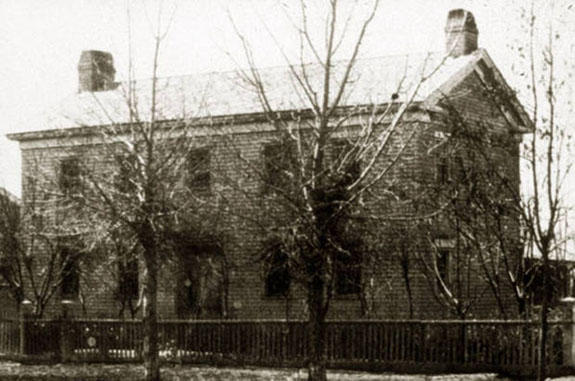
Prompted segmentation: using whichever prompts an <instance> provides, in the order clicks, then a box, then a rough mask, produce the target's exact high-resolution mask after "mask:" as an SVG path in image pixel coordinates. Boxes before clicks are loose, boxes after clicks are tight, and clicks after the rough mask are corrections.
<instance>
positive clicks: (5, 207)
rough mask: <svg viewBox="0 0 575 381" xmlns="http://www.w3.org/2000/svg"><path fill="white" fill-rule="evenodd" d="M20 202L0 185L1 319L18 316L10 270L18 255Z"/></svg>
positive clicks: (15, 292)
mask: <svg viewBox="0 0 575 381" xmlns="http://www.w3.org/2000/svg"><path fill="white" fill-rule="evenodd" d="M19 219H20V202H19V200H18V198H16V197H15V196H14V195H12V194H11V193H10V192H8V191H7V190H6V189H4V188H2V187H0V305H2V310H1V312H0V319H1V318H3V317H11V318H15V317H16V316H17V302H16V295H17V291H16V289H15V288H14V285H13V282H11V279H12V273H11V272H10V269H11V264H12V263H13V260H14V256H16V255H17V253H16V251H17V242H16V233H17V229H18V227H19Z"/></svg>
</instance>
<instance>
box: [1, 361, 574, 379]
mask: <svg viewBox="0 0 575 381" xmlns="http://www.w3.org/2000/svg"><path fill="white" fill-rule="evenodd" d="M143 376H144V369H143V367H142V366H140V365H125V364H122V365H109V364H56V365H21V364H19V363H15V362H0V380H50V381H51V380H106V381H107V380H118V381H120V380H121V381H128V380H141V379H142V378H143ZM328 378H329V380H333V381H356V380H357V381H388V380H389V381H390V380H398V381H415V380H433V381H455V380H465V381H487V380H502V379H501V378H498V377H497V376H496V375H494V374H467V375H462V374H459V375H458V374H451V375H435V376H429V375H394V374H373V373H360V372H345V371H330V372H329V375H328ZM162 379H163V380H169V381H176V380H178V381H179V380H182V381H183V380H186V381H188V380H190V381H192V380H193V381H196V380H197V381H200V380H201V381H204V380H206V381H207V380H215V381H232V380H248V381H264V380H265V381H268V380H277V381H299V380H306V371H305V370H304V369H299V370H298V369H269V368H214V367H197V366H179V365H178V366H165V367H163V368H162ZM563 380H565V379H563Z"/></svg>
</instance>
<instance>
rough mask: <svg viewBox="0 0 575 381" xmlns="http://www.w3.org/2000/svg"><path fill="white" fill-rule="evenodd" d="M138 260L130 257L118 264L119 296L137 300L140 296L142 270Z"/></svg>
mask: <svg viewBox="0 0 575 381" xmlns="http://www.w3.org/2000/svg"><path fill="white" fill-rule="evenodd" d="M139 267H140V266H139V262H138V258H137V257H136V256H130V257H129V258H123V259H122V260H120V261H119V262H118V296H119V298H120V299H124V300H137V299H138V298H139V296H140V268H139Z"/></svg>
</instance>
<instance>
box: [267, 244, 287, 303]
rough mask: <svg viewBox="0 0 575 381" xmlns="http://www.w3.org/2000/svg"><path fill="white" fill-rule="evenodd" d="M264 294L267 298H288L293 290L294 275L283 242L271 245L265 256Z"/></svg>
mask: <svg viewBox="0 0 575 381" xmlns="http://www.w3.org/2000/svg"><path fill="white" fill-rule="evenodd" d="M264 271H265V272H264V296H265V297H266V298H286V297H288V296H289V294H290V291H291V283H292V276H291V273H290V269H289V257H288V255H287V254H286V253H285V252H284V251H283V250H282V248H281V244H279V243H275V244H272V245H270V247H269V249H268V253H267V255H266V258H265V270H264Z"/></svg>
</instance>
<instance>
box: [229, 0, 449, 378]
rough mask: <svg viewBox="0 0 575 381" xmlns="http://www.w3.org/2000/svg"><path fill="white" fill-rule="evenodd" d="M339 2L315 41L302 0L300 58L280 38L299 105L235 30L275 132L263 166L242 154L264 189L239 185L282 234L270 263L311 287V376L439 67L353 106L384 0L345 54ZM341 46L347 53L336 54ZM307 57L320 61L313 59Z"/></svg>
mask: <svg viewBox="0 0 575 381" xmlns="http://www.w3.org/2000/svg"><path fill="white" fill-rule="evenodd" d="M341 8H342V4H340V3H339V2H337V1H330V2H329V4H327V10H326V12H325V15H324V16H325V19H324V20H322V22H321V23H322V25H323V22H325V25H326V30H325V36H324V38H320V40H319V41H318V40H315V39H314V35H313V33H312V32H311V28H310V24H311V22H312V21H310V20H311V18H310V16H309V13H308V12H309V11H308V9H307V8H306V5H305V4H303V2H302V6H301V12H300V14H299V16H300V17H301V19H300V22H299V23H294V24H297V26H296V31H297V33H298V35H299V37H300V40H301V49H300V52H299V56H298V57H297V58H296V59H295V61H294V60H292V59H291V58H290V57H289V54H288V53H287V52H286V51H285V50H284V47H283V46H282V45H281V44H279V43H277V45H278V49H279V50H280V53H281V54H282V55H283V56H284V58H285V59H286V63H287V65H288V66H287V76H286V77H285V78H284V77H282V81H285V82H287V83H289V84H290V91H293V92H295V93H296V94H298V97H299V99H300V101H301V104H300V105H297V106H295V107H296V109H295V111H294V110H293V109H292V110H287V111H286V110H284V109H282V107H281V105H279V106H278V104H277V103H276V102H277V99H275V98H274V94H275V92H277V91H278V89H277V88H274V84H273V78H269V77H268V76H267V75H269V74H266V73H265V72H262V71H260V70H259V69H258V68H257V66H256V63H255V58H254V56H253V53H252V50H251V47H250V44H249V42H248V41H247V39H246V38H245V37H244V35H243V34H242V33H241V32H240V31H239V30H237V35H238V37H239V39H240V41H241V43H242V44H243V46H244V51H245V53H246V59H247V62H248V65H249V68H248V69H246V70H239V75H240V78H241V79H242V80H243V82H244V83H245V84H246V85H247V86H250V87H251V88H252V89H253V91H255V92H256V93H257V96H258V98H259V100H260V103H261V106H262V108H263V111H264V113H265V117H266V121H267V123H269V125H271V126H273V134H274V138H273V141H271V142H270V143H269V144H268V145H266V146H264V148H263V151H262V156H263V166H262V163H254V162H250V160H248V159H246V158H243V157H242V156H241V154H240V155H239V160H241V161H242V162H243V163H244V169H245V170H246V171H247V173H249V176H252V177H255V178H258V179H259V180H260V182H261V183H263V184H264V186H263V189H244V188H242V189H241V191H242V192H243V193H244V195H245V197H246V200H248V202H251V203H253V205H255V206H254V207H253V208H252V210H253V211H254V212H255V213H257V216H258V218H255V217H254V218H253V219H254V220H257V221H252V222H253V223H254V225H255V226H256V227H257V228H259V229H261V230H260V232H261V233H263V236H264V237H265V238H264V240H266V241H268V242H269V240H273V241H274V242H275V244H274V245H275V247H276V248H277V249H276V250H274V251H275V253H276V255H278V256H279V257H281V258H280V259H278V260H271V261H269V262H271V263H275V267H276V268H277V269H282V268H283V269H288V270H287V271H288V273H289V277H290V278H292V279H294V280H295V281H296V283H297V284H299V285H301V286H303V287H302V288H303V290H305V302H306V308H307V316H308V319H309V320H308V329H309V340H310V345H309V348H310V358H309V368H308V377H309V380H325V379H326V368H325V367H326V357H325V356H326V354H325V320H326V316H327V314H328V311H329V307H330V301H331V299H332V296H333V295H334V294H356V293H358V292H359V288H360V287H361V279H360V278H361V271H362V262H364V261H362V257H363V255H367V252H368V250H366V248H369V247H371V245H370V243H369V242H367V241H366V240H365V239H364V233H366V232H367V231H369V227H370V226H372V225H373V224H374V221H377V218H378V217H377V216H379V217H381V215H382V213H383V214H385V213H384V212H385V211H386V210H387V211H390V210H392V209H393V206H392V205H393V204H392V203H391V202H389V201H390V200H391V198H386V197H380V196H381V195H383V194H386V192H387V193H393V191H392V185H393V183H394V181H393V180H392V179H396V178H397V176H396V175H397V173H392V171H394V170H396V169H397V168H396V167H399V162H401V161H402V160H401V158H402V155H403V154H404V153H405V151H406V150H408V147H411V148H413V146H412V145H413V144H415V143H414V141H415V140H416V139H414V136H415V135H416V132H417V131H418V130H417V128H416V127H415V126H416V124H417V123H410V122H406V121H404V120H403V119H404V116H405V115H407V113H408V110H412V109H411V106H412V102H413V99H414V97H415V94H416V93H417V91H418V88H419V86H420V84H421V83H422V82H423V81H424V80H425V79H426V75H429V73H430V72H433V68H431V69H430V66H432V67H436V66H434V65H431V64H429V65H428V67H427V68H424V69H423V70H422V72H421V73H420V72H416V73H415V74H416V78H415V81H414V82H415V84H413V83H412V84H413V87H412V88H411V90H412V91H410V92H408V94H406V92H405V87H402V85H403V80H401V81H399V84H398V85H397V88H396V89H394V91H393V95H392V96H391V99H389V101H387V100H386V101H383V104H380V103H378V104H375V105H374V104H369V103H365V104H362V105H358V106H347V105H348V103H346V102H348V101H349V99H348V97H349V94H350V93H351V92H352V91H353V82H354V79H356V74H355V69H356V63H357V58H358V54H359V50H360V47H361V44H362V41H363V39H364V36H365V34H366V31H367V29H368V27H369V25H370V23H371V21H372V20H373V18H374V17H375V14H376V11H377V8H378V2H377V1H375V2H374V4H373V7H372V8H370V9H369V12H368V13H367V15H366V16H365V18H364V19H363V20H361V22H360V23H359V27H358V30H357V34H356V35H355V36H354V37H353V38H354V39H355V40H354V41H353V43H352V45H351V49H350V50H349V51H348V52H349V53H348V54H346V53H341V52H340V48H341V46H342V40H343V39H344V38H349V36H350V34H349V33H348V31H347V25H348V23H349V22H350V19H351V17H352V16H349V18H348V19H342V20H340V12H341V11H342V9H341ZM232 21H233V20H232ZM313 21H314V23H319V21H318V20H315V19H314V20H313ZM270 33H271V32H270ZM276 42H277V41H276ZM338 54H341V55H343V56H345V60H344V61H336V58H335V57H336V56H337V55H338ZM306 57H311V60H312V61H313V63H312V64H306V63H305V59H306ZM425 61H426V60H424V62H425ZM435 64H437V62H435ZM439 65H441V63H439ZM424 66H425V65H424ZM424 73H425V75H424ZM412 74H413V73H412ZM406 76H407V74H406ZM406 76H404V77H403V79H405V77H406ZM270 82H272V83H271V84H270ZM285 82H282V83H285ZM400 90H401V91H400ZM400 93H401V94H404V95H405V97H404V98H403V99H399V98H400V96H399V94H400ZM363 101H364V102H365V99H364V100H363ZM419 127H421V126H419ZM419 131H421V130H419ZM410 145H411V146H410ZM413 151H416V150H413V149H411V151H410V152H413ZM397 171H400V170H399V169H397ZM254 190H255V191H254ZM262 194H263V197H262ZM378 195H379V196H378ZM386 208H387V209H386ZM258 211H259V212H258ZM369 216H375V217H374V219H371V218H369ZM266 247H267V246H266ZM269 253H270V251H269V250H265V253H264V254H267V255H264V258H269V257H270V256H271V254H269ZM364 263H367V262H364ZM278 272H279V271H278ZM276 278H278V277H277V274H276Z"/></svg>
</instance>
